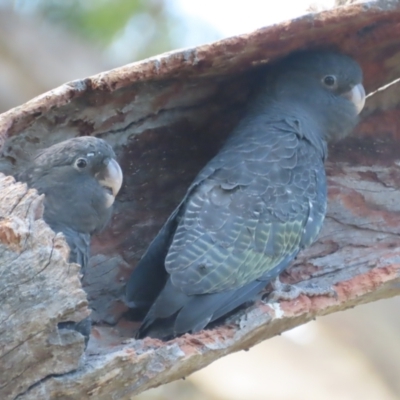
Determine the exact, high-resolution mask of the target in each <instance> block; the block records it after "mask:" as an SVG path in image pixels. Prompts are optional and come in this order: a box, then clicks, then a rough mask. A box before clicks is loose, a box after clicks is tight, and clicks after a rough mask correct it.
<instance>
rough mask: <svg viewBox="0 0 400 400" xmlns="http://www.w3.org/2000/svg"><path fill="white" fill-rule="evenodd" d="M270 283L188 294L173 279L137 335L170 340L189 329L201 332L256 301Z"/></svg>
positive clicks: (254, 283) (166, 286)
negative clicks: (234, 311) (200, 293)
mask: <svg viewBox="0 0 400 400" xmlns="http://www.w3.org/2000/svg"><path fill="white" fill-rule="evenodd" d="M266 283H267V282H265V281H263V282H261V281H254V282H251V283H249V284H247V285H245V286H243V287H241V288H239V289H235V290H230V291H226V292H222V293H212V294H203V295H194V296H188V295H185V294H184V293H182V292H181V291H179V290H178V289H177V288H176V287H175V286H173V284H172V283H171V281H170V280H168V281H167V283H166V285H165V287H164V289H163V290H162V292H161V294H160V296H159V297H158V298H157V300H156V301H155V303H154V304H153V306H152V307H151V308H150V310H149V312H148V314H147V315H146V317H145V319H144V321H143V323H142V325H141V327H140V328H139V331H138V333H137V338H143V337H145V336H151V337H155V338H159V339H170V338H172V337H175V336H178V335H182V334H184V333H186V332H191V333H194V332H198V331H200V330H202V329H204V328H205V327H206V326H207V325H208V324H209V323H211V322H214V321H216V320H218V319H219V318H221V317H223V316H225V315H226V314H228V313H229V312H231V311H233V310H235V309H236V308H238V307H239V306H241V305H243V304H245V303H247V302H248V301H251V300H254V297H255V296H256V295H257V294H258V293H259V292H260V291H261V290H262V289H263V288H264V286H265V285H266Z"/></svg>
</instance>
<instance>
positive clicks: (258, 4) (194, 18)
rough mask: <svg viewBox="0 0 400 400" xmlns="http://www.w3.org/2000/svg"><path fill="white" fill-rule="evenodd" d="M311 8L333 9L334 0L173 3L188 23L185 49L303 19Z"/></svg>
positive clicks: (176, 0)
mask: <svg viewBox="0 0 400 400" xmlns="http://www.w3.org/2000/svg"><path fill="white" fill-rule="evenodd" d="M311 4H316V5H318V6H319V7H326V8H330V7H332V6H333V4H334V0H315V1H313V0H244V1H240V0H201V1H200V0H197V1H196V0H172V1H171V8H172V9H173V10H174V11H173V12H178V13H180V14H184V15H185V16H186V18H187V20H188V26H187V36H186V38H185V39H186V40H185V42H186V43H185V45H186V46H196V45H199V44H202V43H204V42H207V41H212V40H215V39H220V38H224V37H229V36H233V35H237V34H241V33H246V32H251V31H253V30H255V29H257V28H261V27H263V26H267V25H272V24H274V23H277V22H281V21H284V20H286V19H290V18H294V17H297V16H300V15H302V14H305V13H307V8H308V7H310V5H311ZM207 25H208V26H209V27H210V28H212V29H211V30H212V31H213V32H212V34H210V36H209V37H207V33H206V32H205V30H204V29H205V28H206V27H207ZM198 30H200V31H198ZM196 31H198V32H196ZM215 35H217V37H216V36H215Z"/></svg>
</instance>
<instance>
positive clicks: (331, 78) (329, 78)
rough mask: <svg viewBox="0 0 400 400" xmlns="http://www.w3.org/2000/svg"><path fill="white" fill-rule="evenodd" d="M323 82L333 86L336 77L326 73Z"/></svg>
mask: <svg viewBox="0 0 400 400" xmlns="http://www.w3.org/2000/svg"><path fill="white" fill-rule="evenodd" d="M323 82H324V84H325V85H326V86H328V87H334V86H335V85H336V77H335V76H333V75H327V76H325V77H324V79H323Z"/></svg>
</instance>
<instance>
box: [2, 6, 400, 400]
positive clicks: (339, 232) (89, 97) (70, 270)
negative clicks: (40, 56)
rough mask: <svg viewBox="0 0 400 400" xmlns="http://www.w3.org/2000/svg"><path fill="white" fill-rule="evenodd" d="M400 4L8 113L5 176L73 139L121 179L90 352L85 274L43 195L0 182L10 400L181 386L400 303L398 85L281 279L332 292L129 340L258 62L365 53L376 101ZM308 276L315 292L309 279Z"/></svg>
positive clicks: (180, 54) (396, 68) (148, 63)
mask: <svg viewBox="0 0 400 400" xmlns="http://www.w3.org/2000/svg"><path fill="white" fill-rule="evenodd" d="M399 20H400V3H399V2H398V1H378V2H370V3H364V4H355V5H351V6H346V7H341V8H339V9H336V10H330V11H325V12H322V13H319V14H314V15H308V16H305V17H302V18H299V19H296V20H293V21H290V22H286V23H282V24H279V25H275V26H272V27H267V28H264V29H260V30H258V31H256V32H254V33H251V34H248V35H242V36H237V37H234V38H230V39H227V40H223V41H220V42H217V43H213V44H210V45H207V46H201V47H198V48H195V49H189V50H183V51H177V52H173V53H168V54H165V55H161V56H159V57H154V58H152V59H149V60H145V61H143V62H140V63H135V64H131V65H127V66H124V67H121V68H118V69H115V70H112V71H109V72H105V73H103V74H100V75H97V76H94V77H90V78H87V79H85V80H82V81H75V82H71V83H68V84H65V85H63V86H61V87H59V88H57V89H54V90H53V91H51V92H49V93H46V94H44V95H42V96H40V97H38V98H36V99H33V100H32V101H30V102H28V103H26V104H24V105H23V106H21V107H18V108H15V109H12V110H10V111H9V112H7V113H4V114H2V115H0V139H1V149H2V158H1V159H0V170H1V171H2V172H3V173H5V174H7V175H10V174H14V173H15V172H16V171H18V170H19V169H20V168H21V167H22V166H23V165H24V162H25V160H26V159H27V157H28V156H29V155H30V154H31V153H32V152H33V151H35V150H36V149H38V148H42V147H46V146H48V145H50V144H52V143H55V142H58V141H60V140H63V139H66V138H68V137H73V136H78V135H97V136H101V137H103V138H105V139H106V140H108V141H109V142H110V143H111V144H113V145H114V148H115V150H116V152H117V154H118V157H119V162H120V163H121V165H122V167H123V170H124V174H125V181H124V186H123V189H122V191H121V194H120V196H119V198H118V201H117V203H116V212H115V215H114V217H113V221H112V224H111V226H110V227H109V228H108V229H107V230H106V231H105V232H103V233H102V234H101V235H100V236H98V237H96V238H95V239H94V241H93V246H92V254H93V256H92V258H91V265H90V266H89V268H88V272H87V275H85V278H84V281H83V287H84V289H85V291H86V292H87V294H88V300H89V307H90V308H91V309H92V310H93V311H92V319H93V320H94V322H95V326H94V328H93V331H92V337H91V340H90V342H89V346H88V349H87V350H86V351H85V352H84V350H83V339H82V337H81V336H80V335H79V334H77V333H72V332H63V331H59V330H57V324H58V323H59V322H61V321H67V320H73V321H78V320H81V319H83V318H84V317H86V316H87V315H88V313H89V310H88V307H87V301H86V297H85V292H84V291H83V290H82V288H81V285H80V280H79V268H78V266H76V265H73V264H71V265H69V264H68V263H67V262H66V261H65V260H66V259H67V252H68V250H67V247H66V244H65V242H64V240H63V239H62V237H61V236H55V235H54V233H53V232H52V231H51V230H50V229H49V228H48V227H47V226H46V225H45V224H44V222H43V221H42V220H41V219H40V215H41V207H42V203H41V199H40V197H38V196H37V195H36V194H35V193H34V192H32V191H27V189H26V187H25V186H24V185H21V184H19V183H14V181H13V179H12V178H11V177H6V176H2V177H1V178H0V187H1V190H0V212H1V214H0V249H1V252H0V275H1V282H0V289H1V290H0V296H1V305H2V306H1V309H0V318H1V319H0V360H1V361H0V398H1V399H14V398H18V399H38V398H40V399H57V398H59V399H89V398H96V399H107V400H108V399H110V398H115V399H124V398H130V397H131V396H132V395H134V394H137V393H140V392H141V391H143V390H146V389H148V388H150V387H155V386H157V385H160V384H162V383H166V382H169V381H171V380H174V379H178V378H180V377H183V376H186V375H188V374H190V373H191V372H193V371H195V370H197V369H199V368H202V367H203V366H205V365H207V364H209V363H210V362H212V361H213V360H215V359H217V358H219V357H221V356H223V355H226V354H228V353H230V352H234V351H238V350H240V349H245V348H248V347H250V346H252V345H254V344H256V343H258V342H260V341H261V340H264V339H266V338H269V337H271V336H274V335H276V334H279V333H280V332H282V331H284V330H287V329H289V328H291V327H294V326H296V325H299V324H302V323H305V322H307V321H309V320H311V319H313V318H315V317H317V316H319V315H324V314H327V313H331V312H336V311H339V310H344V309H346V308H349V307H353V306H355V305H357V304H360V303H365V302H369V301H375V300H377V299H380V298H387V297H390V296H394V295H397V294H399V293H400V250H399V249H400V246H399V245H400V236H399V233H400V206H399V204H400V203H399V201H398V198H399V191H398V188H399V186H400V167H399V166H400V158H399V151H398V149H399V141H400V128H399V127H400V110H399V104H400V96H399V94H398V93H399V84H398V83H394V84H392V85H391V86H390V87H388V88H386V89H385V90H381V91H378V92H376V93H375V94H374V95H373V96H371V97H370V98H369V99H368V104H367V107H366V109H365V111H364V113H363V120H362V122H361V124H360V126H359V127H358V129H357V131H356V132H355V134H354V135H353V136H352V137H351V138H349V139H348V140H346V141H344V142H341V143H338V144H337V145H336V146H333V147H332V148H331V149H330V158H329V162H328V165H327V168H328V174H329V187H330V189H329V194H330V196H329V211H328V217H327V219H326V223H325V225H324V228H323V232H322V234H321V235H320V239H319V241H318V242H317V243H316V244H315V245H314V246H313V247H312V248H310V249H309V250H308V251H307V252H304V253H302V255H301V257H299V259H298V260H297V262H296V265H294V266H293V267H292V268H291V269H290V270H289V271H288V272H287V273H285V274H284V276H283V278H282V279H283V280H286V281H288V282H301V283H300V284H306V283H307V284H309V283H310V281H311V282H312V283H314V284H315V285H317V286H330V285H333V286H334V288H335V290H336V292H337V297H323V296H319V297H312V298H308V297H305V296H302V297H299V298H298V299H296V300H294V301H281V302H276V301H273V300H268V299H264V300H261V299H260V300H259V301H258V302H257V303H256V304H255V305H253V306H251V307H250V308H249V309H248V310H246V311H243V310H242V311H240V312H239V313H238V314H236V315H233V316H231V317H230V319H228V321H227V322H226V324H225V325H222V326H221V325H220V326H219V327H217V328H216V329H214V330H207V331H203V332H200V333H199V334H196V335H185V336H183V337H181V338H178V339H175V340H172V341H169V342H166V343H163V342H160V341H156V340H151V339H145V340H141V341H135V340H133V339H131V337H132V334H133V331H134V328H135V324H134V323H132V322H131V321H130V315H129V313H128V312H127V308H126V306H125V305H124V302H123V300H124V297H123V287H124V284H125V281H126V278H127V277H128V276H129V274H130V271H131V270H132V269H133V268H134V266H135V265H136V263H137V261H138V259H139V258H140V256H141V255H142V254H143V251H144V249H145V248H146V246H147V245H148V243H149V242H150V241H151V239H152V238H153V237H154V235H155V234H156V232H157V231H158V229H159V228H160V226H161V225H162V223H163V222H164V221H165V219H166V217H167V216H168V215H169V213H170V212H171V211H172V210H173V208H174V207H175V206H176V205H177V204H178V202H179V200H180V199H181V197H182V196H183V194H184V192H185V191H186V189H187V187H188V185H189V184H190V181H191V180H192V179H193V178H194V176H195V175H196V173H197V172H198V171H199V170H200V168H201V167H202V166H203V165H204V164H205V163H206V162H207V160H209V159H210V158H211V157H212V156H213V155H214V154H215V152H216V151H217V150H218V148H219V147H220V144H221V142H222V141H223V140H224V138H225V137H226V136H227V134H229V131H230V129H231V128H232V127H233V126H234V124H235V123H236V121H237V120H238V118H239V117H240V115H241V113H242V111H243V106H244V104H245V102H246V99H247V98H248V96H249V95H251V90H252V87H253V85H256V84H257V76H258V73H260V72H261V70H262V69H260V66H262V65H263V64H268V63H270V62H273V61H274V60H276V59H278V58H279V57H281V56H284V55H286V54H287V53H289V52H290V51H293V50H295V49H300V48H321V47H324V48H326V47H328V48H337V49H339V50H341V51H344V52H346V53H348V54H350V55H352V56H354V57H355V58H356V59H357V60H358V61H359V62H360V63H361V65H362V67H363V70H364V72H365V86H366V89H367V91H368V92H371V91H374V90H376V89H378V88H380V87H382V86H384V85H387V84H389V83H390V82H392V81H393V80H395V79H397V78H399V77H400V23H399V22H398V21H399ZM302 282H304V283H302Z"/></svg>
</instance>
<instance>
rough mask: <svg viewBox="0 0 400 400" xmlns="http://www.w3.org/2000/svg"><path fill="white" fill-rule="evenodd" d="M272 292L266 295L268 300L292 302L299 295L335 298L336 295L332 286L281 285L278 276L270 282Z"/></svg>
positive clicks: (310, 284)
mask: <svg viewBox="0 0 400 400" xmlns="http://www.w3.org/2000/svg"><path fill="white" fill-rule="evenodd" d="M271 285H272V288H273V291H272V292H271V293H270V294H269V295H268V300H275V301H277V300H294V299H297V298H298V297H299V296H300V295H302V294H304V295H306V296H309V297H312V296H330V297H335V298H337V293H336V291H335V290H334V289H333V287H332V286H320V285H317V284H315V283H313V282H305V283H299V284H296V285H290V284H287V283H282V282H281V281H280V279H279V276H278V277H277V278H276V279H275V280H274V281H272V282H271Z"/></svg>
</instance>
